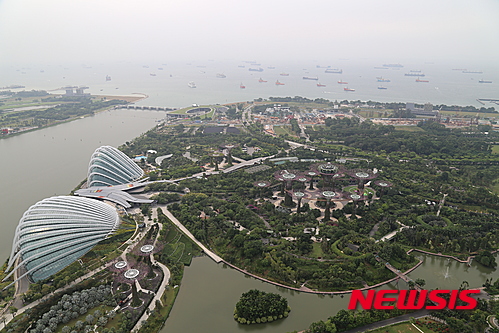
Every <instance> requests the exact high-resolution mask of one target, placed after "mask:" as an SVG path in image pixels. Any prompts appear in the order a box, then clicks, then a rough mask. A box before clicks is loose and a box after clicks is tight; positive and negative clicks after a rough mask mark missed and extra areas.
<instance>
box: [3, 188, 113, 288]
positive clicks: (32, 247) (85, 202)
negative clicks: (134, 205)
mask: <svg viewBox="0 0 499 333" xmlns="http://www.w3.org/2000/svg"><path fill="white" fill-rule="evenodd" d="M118 225H119V216H118V214H117V212H116V210H115V209H114V208H113V207H112V206H110V205H107V204H105V203H103V202H100V201H98V200H92V199H88V198H82V197H74V196H58V197H51V198H47V199H44V200H42V201H39V202H38V203H36V204H35V205H33V206H31V207H30V208H29V209H28V210H27V211H26V212H25V213H24V214H23V216H22V218H21V220H20V221H19V225H18V226H17V228H16V232H15V235H14V241H13V244H12V252H11V255H10V259H9V264H8V268H7V270H8V269H10V267H12V266H16V267H15V269H14V270H13V271H12V272H11V273H10V274H9V275H8V276H7V277H6V279H7V278H8V277H9V276H10V275H12V273H13V272H14V271H15V270H16V269H17V268H18V267H21V266H23V267H24V268H25V269H24V270H23V272H22V273H20V274H19V277H18V278H17V280H19V279H21V278H23V277H24V276H26V275H27V276H28V278H29V279H30V280H31V281H33V282H37V281H40V280H44V279H46V278H48V277H49V276H51V275H53V274H55V273H57V272H59V271H60V270H62V269H63V268H64V267H66V266H68V265H69V264H71V263H73V262H74V261H76V260H78V258H80V257H81V256H82V255H84V254H85V253H87V252H88V251H90V249H92V247H93V246H95V245H96V244H97V243H98V242H100V241H101V240H103V239H105V238H106V237H107V236H108V235H109V234H111V233H112V232H114V231H115V230H116V229H117V227H118Z"/></svg>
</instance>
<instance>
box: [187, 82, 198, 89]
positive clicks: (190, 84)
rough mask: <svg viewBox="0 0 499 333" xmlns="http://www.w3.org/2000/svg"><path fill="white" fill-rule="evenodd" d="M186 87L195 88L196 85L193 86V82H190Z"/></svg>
mask: <svg viewBox="0 0 499 333" xmlns="http://www.w3.org/2000/svg"><path fill="white" fill-rule="evenodd" d="M187 86H188V87H189V88H196V84H195V83H194V82H193V81H191V82H189V83H187Z"/></svg>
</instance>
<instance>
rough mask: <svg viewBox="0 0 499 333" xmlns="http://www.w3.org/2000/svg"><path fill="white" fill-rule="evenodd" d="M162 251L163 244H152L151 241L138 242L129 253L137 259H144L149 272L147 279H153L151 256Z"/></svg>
mask: <svg viewBox="0 0 499 333" xmlns="http://www.w3.org/2000/svg"><path fill="white" fill-rule="evenodd" d="M162 249H163V243H161V242H154V241H153V240H145V241H142V242H139V243H138V244H137V245H136V246H135V247H134V248H133V249H132V251H131V253H132V254H135V255H137V256H139V257H142V258H144V260H143V261H144V262H145V263H146V264H147V266H148V268H149V270H148V274H147V277H148V278H154V276H155V275H154V271H153V267H152V266H153V263H152V261H151V255H153V254H155V253H158V252H160V251H161V250H162Z"/></svg>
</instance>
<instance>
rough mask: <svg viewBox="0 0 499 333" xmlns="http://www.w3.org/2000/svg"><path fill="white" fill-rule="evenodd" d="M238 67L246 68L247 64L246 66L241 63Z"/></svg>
mask: <svg viewBox="0 0 499 333" xmlns="http://www.w3.org/2000/svg"><path fill="white" fill-rule="evenodd" d="M237 67H239V68H245V67H246V66H244V65H239V66H237Z"/></svg>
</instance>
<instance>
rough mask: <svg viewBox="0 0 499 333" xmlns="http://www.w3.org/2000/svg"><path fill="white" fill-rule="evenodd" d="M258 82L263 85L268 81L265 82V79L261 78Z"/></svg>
mask: <svg viewBox="0 0 499 333" xmlns="http://www.w3.org/2000/svg"><path fill="white" fill-rule="evenodd" d="M258 82H260V83H263V82H267V81H265V80H264V79H262V78H260V79H259V80H258Z"/></svg>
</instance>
